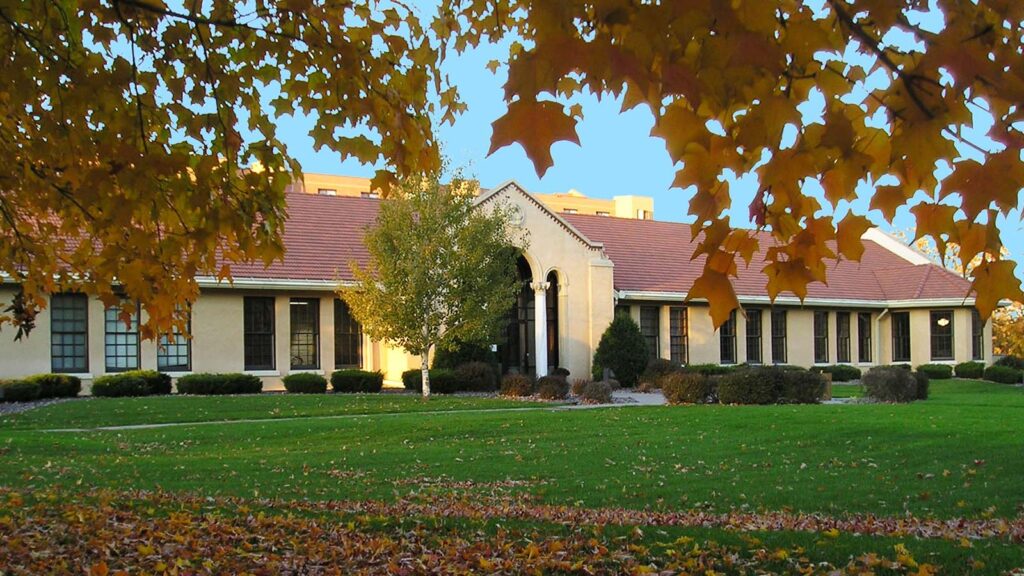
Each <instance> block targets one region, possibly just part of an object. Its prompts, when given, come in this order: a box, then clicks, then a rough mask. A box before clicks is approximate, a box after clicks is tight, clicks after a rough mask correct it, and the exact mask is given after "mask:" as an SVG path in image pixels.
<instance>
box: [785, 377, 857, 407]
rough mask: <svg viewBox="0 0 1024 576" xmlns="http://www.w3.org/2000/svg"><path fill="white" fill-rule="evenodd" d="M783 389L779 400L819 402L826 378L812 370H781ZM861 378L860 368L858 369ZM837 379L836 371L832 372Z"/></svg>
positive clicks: (795, 402) (823, 392)
mask: <svg viewBox="0 0 1024 576" xmlns="http://www.w3.org/2000/svg"><path fill="white" fill-rule="evenodd" d="M779 374H780V375H781V383H782V389H781V391H780V393H779V401H780V402H785V403H789V404H817V403H818V402H821V399H822V397H823V396H824V395H825V379H824V378H822V377H821V374H818V373H816V372H811V371H810V370H779ZM857 377H858V378H860V370H857ZM832 378H833V379H835V373H833V374H832Z"/></svg>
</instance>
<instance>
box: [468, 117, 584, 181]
mask: <svg viewBox="0 0 1024 576" xmlns="http://www.w3.org/2000/svg"><path fill="white" fill-rule="evenodd" d="M491 126H492V128H493V132H492V134H491V149H490V150H489V151H488V152H487V155H488V156H490V155H491V154H494V153H495V152H496V151H497V150H499V149H501V148H504V147H505V146H509V145H510V144H513V143H517V142H518V143H519V145H520V146H522V147H523V150H525V151H526V155H527V156H528V157H529V158H530V160H531V161H532V162H533V167H534V168H535V169H536V170H537V176H538V177H541V178H542V177H544V173H545V172H547V171H548V168H550V167H551V166H552V165H553V164H554V160H552V158H551V145H552V144H554V143H555V142H558V141H559V140H566V141H569V142H573V143H575V144H576V145H579V143H580V139H579V136H578V135H577V134H576V120H575V119H573V118H572V117H571V116H569V115H567V114H566V113H565V110H564V108H563V107H562V105H561V104H558V103H556V102H538V101H536V100H522V99H521V100H516V101H515V102H513V103H511V104H509V105H508V112H506V113H505V115H504V116H502V117H501V118H498V119H497V120H495V121H494V123H492V124H491Z"/></svg>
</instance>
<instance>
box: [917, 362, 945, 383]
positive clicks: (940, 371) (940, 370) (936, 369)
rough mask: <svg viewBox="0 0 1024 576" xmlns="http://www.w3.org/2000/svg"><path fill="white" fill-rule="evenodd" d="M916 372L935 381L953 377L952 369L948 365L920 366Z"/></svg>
mask: <svg viewBox="0 0 1024 576" xmlns="http://www.w3.org/2000/svg"><path fill="white" fill-rule="evenodd" d="M917 371H918V372H921V373H923V374H925V375H927V376H928V378H935V379H936V380H944V379H946V378H952V377H953V367H952V366H950V365H949V364H921V365H920V366H918V367H917Z"/></svg>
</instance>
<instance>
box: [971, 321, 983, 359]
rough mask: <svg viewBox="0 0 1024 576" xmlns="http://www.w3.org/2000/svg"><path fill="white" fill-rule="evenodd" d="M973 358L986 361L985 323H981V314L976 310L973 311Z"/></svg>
mask: <svg viewBox="0 0 1024 576" xmlns="http://www.w3.org/2000/svg"><path fill="white" fill-rule="evenodd" d="M971 358H972V359H974V360H984V359H985V323H984V322H982V321H981V314H978V311H977V310H974V309H972V310H971Z"/></svg>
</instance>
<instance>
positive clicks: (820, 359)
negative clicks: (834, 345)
mask: <svg viewBox="0 0 1024 576" xmlns="http://www.w3.org/2000/svg"><path fill="white" fill-rule="evenodd" d="M814 363H815V364H828V312H824V311H818V312H815V313H814Z"/></svg>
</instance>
